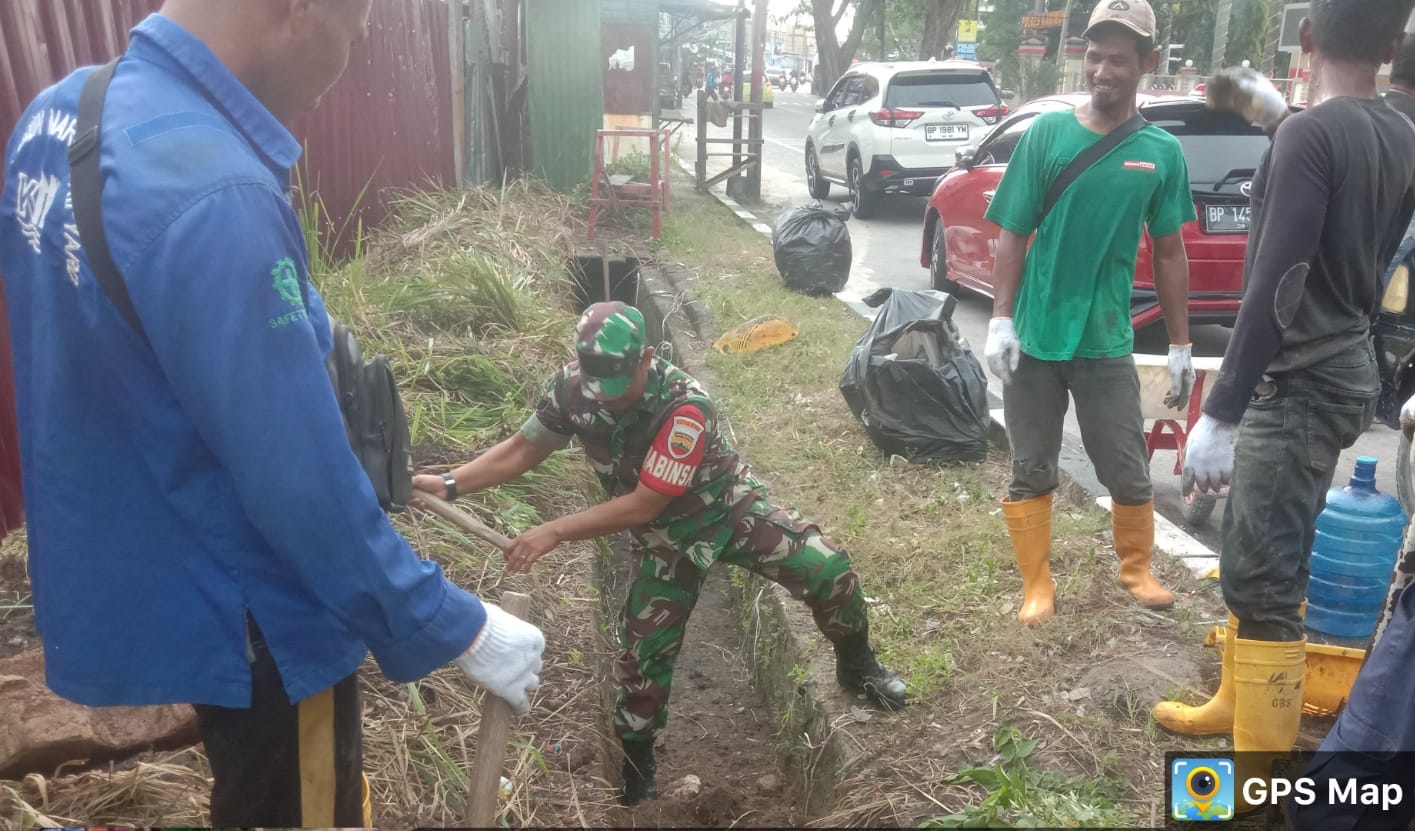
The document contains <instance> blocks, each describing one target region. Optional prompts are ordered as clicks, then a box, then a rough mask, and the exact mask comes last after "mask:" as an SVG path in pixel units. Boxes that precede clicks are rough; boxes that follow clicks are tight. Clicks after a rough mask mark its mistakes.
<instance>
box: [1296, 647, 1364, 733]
mask: <svg viewBox="0 0 1415 831" xmlns="http://www.w3.org/2000/svg"><path fill="white" fill-rule="evenodd" d="M1365 660H1366V650H1364V649H1351V648H1349V647H1345V646H1331V645H1330V644H1325V643H1310V642H1309V643H1308V644H1307V677H1306V678H1305V679H1304V680H1303V682H1302V690H1303V692H1302V712H1304V713H1312V714H1315V715H1319V716H1332V715H1336V713H1337V711H1338V710H1340V709H1341V708H1342V707H1343V706H1344V705H1345V704H1346V699H1347V698H1349V697H1350V696H1351V685H1352V684H1354V683H1356V673H1358V672H1360V671H1361V664H1362V663H1363V662H1365Z"/></svg>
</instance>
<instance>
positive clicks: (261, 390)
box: [0, 0, 544, 826]
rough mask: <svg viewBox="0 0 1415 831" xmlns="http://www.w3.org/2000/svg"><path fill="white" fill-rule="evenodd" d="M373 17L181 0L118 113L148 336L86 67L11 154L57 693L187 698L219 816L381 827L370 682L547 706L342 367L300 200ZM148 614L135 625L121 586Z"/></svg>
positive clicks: (116, 127)
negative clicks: (402, 516) (384, 501)
mask: <svg viewBox="0 0 1415 831" xmlns="http://www.w3.org/2000/svg"><path fill="white" fill-rule="evenodd" d="M370 6H371V0H242V2H239V3H236V2H229V0H168V2H167V3H166V4H165V5H164V6H163V8H162V12H161V13H160V14H158V15H154V16H152V17H149V18H148V19H147V20H145V21H144V22H143V23H142V24H141V25H139V26H138V27H137V28H136V29H135V30H134V31H133V33H132V42H131V46H130V48H129V50H128V52H127V53H126V55H125V56H124V57H123V59H122V60H121V62H120V63H119V64H118V66H117V70H116V74H115V75H114V77H113V80H112V85H111V87H110V88H109V90H108V94H107V98H106V108H105V110H104V116H103V119H102V144H101V156H100V160H101V170H102V179H103V190H102V200H101V205H102V225H103V227H104V228H105V230H106V237H107V240H108V244H109V246H110V248H111V252H112V259H113V262H114V263H115V264H116V266H117V268H118V271H119V272H120V276H121V278H122V280H123V282H124V284H125V285H126V286H127V289H128V293H129V294H130V295H131V300H132V305H133V308H134V311H135V312H136V316H137V319H138V321H139V322H140V324H141V329H142V331H141V332H140V331H139V330H138V329H137V328H134V327H133V326H131V325H129V323H128V321H127V320H125V319H124V317H123V316H122V315H121V314H120V312H119V311H118V307H117V306H116V305H115V304H114V303H113V302H112V301H111V300H110V299H109V297H108V296H107V295H105V293H104V292H103V290H102V289H101V288H100V286H99V284H98V283H97V282H96V281H95V278H94V272H93V270H92V268H91V266H90V261H89V256H88V253H87V252H86V251H87V250H92V248H91V246H89V247H88V249H86V247H85V245H84V244H83V242H88V241H91V240H82V241H81V240H80V236H79V233H78V230H77V225H76V222H75V219H74V210H73V207H74V205H73V197H71V194H70V170H69V164H68V161H67V159H66V151H67V149H68V146H69V144H70V142H71V141H72V140H73V138H74V132H75V117H76V111H77V109H78V103H79V96H80V90H81V89H82V87H83V85H84V82H85V79H86V78H87V77H88V75H89V72H90V71H91V70H80V71H78V72H76V73H74V74H73V75H71V76H70V77H68V78H66V79H65V80H63V81H62V82H60V83H59V84H57V85H56V86H54V87H51V88H50V89H48V90H45V91H44V92H43V93H41V94H40V95H39V97H38V98H37V99H36V100H35V101H34V102H33V103H32V104H31V105H30V107H29V109H28V110H27V111H26V112H25V114H24V116H23V117H22V119H21V121H20V123H19V127H18V128H17V130H16V131H15V134H14V136H13V137H12V138H11V139H10V142H9V145H8V148H7V151H6V158H5V171H4V173H5V184H4V195H3V199H0V267H3V271H4V275H5V291H6V293H7V296H8V300H9V312H10V331H11V333H12V338H13V342H14V357H15V365H16V366H15V369H16V400H17V407H18V414H19V422H20V449H21V461H22V468H23V478H24V489H25V502H26V505H25V509H26V520H27V522H28V526H29V546H30V551H29V567H30V575H31V579H32V581H33V587H34V602H35V613H36V618H37V625H38V628H39V632H40V635H41V636H42V638H43V640H44V648H45V663H46V680H47V682H48V684H49V686H50V688H51V689H53V690H54V691H55V692H56V693H58V694H59V695H62V696H64V697H65V698H68V699H71V700H73V701H76V702H78V703H80V704H85V705H89V706H107V705H144V704H166V703H176V702H190V703H192V704H194V705H196V709H197V714H198V716H199V719H200V723H201V732H202V738H203V740H204V742H205V746H206V752H207V756H208V758H209V759H210V762H211V768H212V775H213V780H214V784H213V791H212V801H211V823H212V824H213V825H217V826H312V825H322V826H332V825H340V826H351V825H367V824H369V818H368V817H367V816H366V815H365V812H364V810H363V802H364V799H363V793H362V790H363V785H364V783H362V781H361V770H360V768H361V758H360V757H361V737H360V713H359V702H358V687H357V679H356V675H355V673H356V670H357V668H358V666H359V664H360V663H361V662H362V661H363V659H364V656H365V655H366V654H367V653H369V652H372V653H373V655H374V657H375V658H376V659H377V661H378V663H379V665H380V667H381V668H382V670H383V672H384V673H385V674H386V675H387V676H388V677H389V678H391V679H393V680H395V681H411V680H413V679H416V678H419V677H421V676H423V675H425V674H427V673H429V672H431V671H432V670H434V669H436V668H438V667H439V666H442V665H443V664H446V663H448V662H449V661H455V662H456V663H457V664H458V666H460V667H461V668H462V669H463V670H464V671H465V672H466V673H467V674H468V675H469V676H470V677H471V678H472V679H473V680H474V681H477V682H479V683H481V684H482V685H483V686H485V687H486V688H487V689H488V690H490V691H491V692H492V693H494V694H496V695H498V696H500V697H502V698H504V699H506V700H507V701H509V702H511V703H512V705H513V706H514V707H515V708H517V709H519V710H522V711H524V710H526V709H528V708H529V706H530V704H529V694H530V692H532V691H533V690H534V689H535V688H536V686H537V685H538V683H539V679H538V677H537V676H538V673H539V672H540V666H541V652H542V650H543V648H544V639H543V638H542V636H541V633H540V631H539V630H538V629H536V628H535V627H534V626H532V625H530V624H528V623H525V622H523V621H519V620H517V619H515V618H514V617H512V616H511V615H509V614H507V613H505V612H503V611H501V610H500V609H499V608H497V607H495V606H492V605H484V604H483V603H481V601H479V600H478V599H477V598H476V597H474V596H473V595H471V594H469V593H467V592H465V591H463V590H462V589H460V588H458V587H456V586H454V585H452V584H451V583H449V582H448V581H447V580H446V578H444V577H443V575H442V573H441V571H440V570H439V569H438V568H437V566H436V565H434V564H432V563H429V562H426V561H422V560H420V559H418V557H417V556H416V555H415V554H414V553H413V551H412V550H411V549H410V548H409V546H408V544H407V542H406V541H405V540H404V539H403V538H402V537H401V536H399V535H398V534H397V532H396V531H395V530H394V529H393V526H392V525H391V524H390V523H389V521H388V519H387V517H386V516H385V515H384V514H383V513H382V511H381V510H380V508H379V504H378V501H377V497H376V496H375V494H374V491H373V488H372V485H371V484H370V482H369V481H368V479H367V477H366V476H365V474H364V472H363V469H362V468H361V466H360V464H359V462H358V460H357V459H356V458H355V456H354V454H353V453H352V451H351V450H350V447H349V443H348V439H347V438H346V434H345V429H344V425H343V422H342V420H341V415H340V410H339V405H338V403H337V402H336V400H335V396H334V394H333V390H332V388H331V385H330V379H329V376H328V374H327V373H326V370H325V365H324V360H325V356H326V355H327V354H328V353H329V351H330V348H331V335H330V324H329V319H328V317H327V316H326V314H325V310H324V306H323V304H322V303H321V301H320V298H319V295H318V294H317V293H316V292H315V289H314V287H313V286H312V285H311V284H310V281H309V278H308V275H307V273H306V262H307V254H306V250H305V245H304V241H303V236H302V233H301V229H300V226H299V223H298V221H297V218H296V216H295V213H294V211H293V210H292V209H291V206H290V203H289V201H288V199H287V198H286V190H287V188H288V185H289V172H290V169H291V167H292V166H293V165H294V164H295V161H296V159H297V158H298V156H299V153H300V145H299V143H298V142H297V141H295V139H294V137H293V136H291V134H290V133H289V131H288V130H287V129H286V128H285V127H284V126H282V124H284V123H287V122H288V121H289V120H291V119H292V118H294V117H295V116H297V115H299V114H300V113H302V112H304V111H306V110H309V109H312V108H313V107H314V105H315V104H316V103H317V102H318V100H319V98H320V96H321V95H323V93H324V92H325V91H326V90H327V89H328V87H329V86H330V85H331V84H332V83H333V82H334V80H335V79H336V78H337V77H338V76H339V74H340V73H341V72H342V71H343V68H344V65H345V62H346V60H347V58H348V54H349V50H350V47H351V45H352V44H353V43H354V42H356V41H357V40H359V39H360V38H362V37H363V36H364V34H365V31H366V29H367V25H368V15H369V11H370ZM111 598H121V599H124V600H128V601H131V600H134V599H140V600H141V601H142V602H137V603H134V602H127V603H125V604H124V610H123V614H121V615H112V614H110V613H109V612H108V611H107V607H106V606H105V604H104V603H103V601H104V600H106V599H111Z"/></svg>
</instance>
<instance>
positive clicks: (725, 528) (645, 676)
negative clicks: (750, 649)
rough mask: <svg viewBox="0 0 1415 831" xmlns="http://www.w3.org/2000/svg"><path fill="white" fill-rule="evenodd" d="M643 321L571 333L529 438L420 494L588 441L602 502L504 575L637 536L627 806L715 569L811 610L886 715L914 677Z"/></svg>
mask: <svg viewBox="0 0 1415 831" xmlns="http://www.w3.org/2000/svg"><path fill="white" fill-rule="evenodd" d="M644 330H645V327H644V318H643V316H642V315H641V314H640V312H639V310H638V309H635V308H634V307H632V306H626V305H625V304H623V303H596V304H594V305H593V306H591V307H590V308H589V309H588V310H587V311H586V312H585V314H584V316H583V317H582V318H581V319H580V322H579V324H578V326H577V327H576V338H575V349H576V353H577V355H578V358H579V360H578V361H577V362H575V363H572V364H570V365H568V366H566V367H565V368H564V369H563V370H561V372H560V373H559V374H557V375H556V376H555V378H554V379H553V380H552V381H551V383H550V386H549V389H548V390H547V392H546V393H545V395H544V396H543V397H542V398H541V400H540V403H539V404H538V405H537V407H536V412H535V415H533V416H532V417H531V418H530V419H529V420H528V421H527V422H526V423H525V425H524V426H523V427H522V428H521V431H520V432H519V433H517V434H516V435H514V436H512V437H511V438H509V439H507V440H506V441H503V442H501V443H500V444H498V445H496V446H495V447H493V448H492V449H491V450H489V451H487V452H486V453H485V454H483V455H481V456H479V457H478V458H476V459H475V460H473V461H471V462H468V463H467V464H465V465H462V466H461V467H459V468H457V469H456V470H455V471H452V472H451V473H448V474H444V476H443V477H442V478H441V479H439V478H438V477H436V476H426V475H424V476H418V477H415V478H414V481H413V484H414V486H415V487H416V488H418V489H421V490H426V491H428V492H431V493H435V494H438V495H439V496H441V495H444V492H445V495H446V497H447V498H449V499H450V498H455V497H456V495H457V494H458V493H468V492H470V491H474V490H480V489H482V488H487V487H492V486H495V485H499V484H503V483H505V482H509V481H511V480H513V479H515V478H517V477H519V476H521V475H522V474H523V473H525V472H526V471H528V470H530V469H532V468H534V467H535V466H536V465H538V464H540V463H541V462H542V461H544V460H545V459H546V457H548V456H549V455H550V454H551V453H553V452H554V451H556V450H560V449H562V448H564V447H566V446H568V445H569V444H570V442H571V440H572V439H576V438H578V439H579V440H580V444H581V445H582V446H583V447H584V450H585V455H586V456H587V457H588V458H589V460H590V463H591V464H592V465H593V466H594V469H595V472H596V473H598V474H599V478H600V481H601V482H602V483H603V485H604V489H605V492H606V494H607V496H608V499H607V501H605V502H604V503H602V504H600V505H597V506H595V507H593V508H590V509H589V510H586V511H582V512H580V513H577V514H571V515H568V516H564V517H560V518H559V519H556V520H552V521H550V522H547V523H545V524H543V525H539V526H537V527H535V528H532V529H530V530H528V531H526V532H525V533H524V534H521V535H520V536H518V537H516V539H514V540H513V541H512V544H511V546H510V548H508V549H507V556H506V570H507V572H509V573H516V572H524V571H527V570H528V569H529V568H530V566H531V564H532V563H534V562H535V561H536V560H537V559H538V558H539V557H540V556H541V555H543V554H545V553H546V552H547V551H550V550H551V549H553V548H554V547H555V546H556V545H558V544H560V543H561V542H563V541H566V540H582V539H593V538H595V537H600V536H605V535H608V534H613V533H617V532H619V531H629V532H630V536H631V538H632V540H633V549H634V556H635V557H636V559H637V569H636V574H635V578H634V581H633V585H631V586H630V588H629V597H628V600H627V602H626V603H625V607H624V620H623V625H622V627H621V629H620V639H621V642H622V644H623V648H624V649H623V652H622V653H621V654H620V655H619V657H618V658H617V659H616V661H615V665H614V668H615V677H616V679H617V680H618V682H619V698H618V703H617V706H616V708H615V713H614V726H615V732H616V733H617V734H618V735H619V737H620V739H621V740H622V741H623V744H624V750H625V754H626V761H625V765H624V774H625V790H624V799H625V801H626V802H628V803H630V804H632V803H634V802H637V801H639V800H641V799H644V798H648V797H651V796H653V794H654V765H653V739H654V735H655V733H657V731H658V730H660V729H661V728H662V727H663V725H664V724H665V722H666V721H667V720H668V697H669V693H670V691H671V689H672V686H673V663H674V660H675V659H676V658H677V657H678V652H679V650H680V649H681V648H682V645H683V634H684V630H685V627H686V625H687V623H688V616H689V615H690V614H691V613H692V611H693V606H694V605H695V604H696V603H697V600H698V592H699V591H700V590H701V588H702V584H703V579H704V577H705V576H706V574H707V570H708V568H710V567H711V566H712V564H713V563H715V562H717V561H719V560H720V561H722V562H726V563H731V564H732V565H736V566H740V567H742V568H745V569H748V570H750V571H753V572H755V573H757V574H760V575H762V576H763V577H766V578H767V579H770V580H773V581H775V582H777V583H779V584H781V585H782V586H783V587H785V588H786V589H787V590H788V591H789V592H790V593H791V595H792V596H793V597H796V598H798V599H801V600H804V601H805V602H806V605H807V606H809V607H810V609H811V612H812V614H813V615H814V617H815V621H816V625H817V626H818V627H820V630H821V632H822V633H823V634H824V635H825V636H826V637H827V638H829V639H830V641H831V643H832V644H834V646H835V652H836V677H837V679H838V680H839V682H840V683H841V684H842V685H843V686H845V687H846V688H847V689H850V690H852V691H855V692H857V693H859V694H862V695H864V696H866V697H868V698H869V699H870V700H872V701H873V702H874V703H875V704H877V705H879V706H882V707H886V708H888V709H898V708H900V707H902V706H904V701H905V698H906V693H905V687H904V683H903V682H902V681H900V680H899V679H898V678H896V677H895V676H894V675H892V674H890V673H889V672H888V671H886V670H885V669H884V668H883V667H881V666H880V664H879V662H878V661H877V660H876V659H875V656H874V651H873V650H872V649H871V648H870V646H869V636H868V630H869V624H868V620H867V617H866V611H865V602H864V596H863V595H862V594H861V592H860V585H859V579H858V578H857V577H856V576H855V572H854V571H852V570H851V568H850V557H849V555H848V554H846V553H845V552H844V551H842V550H840V549H839V548H837V547H836V546H835V545H834V544H833V543H831V542H830V540H828V539H826V538H825V537H824V536H823V535H822V534H821V531H820V528H819V527H817V526H816V525H814V524H812V523H809V522H805V521H803V520H802V519H801V518H800V517H798V516H796V515H795V514H793V513H789V512H787V511H785V510H782V509H781V508H778V507H776V506H775V505H773V504H772V503H771V502H770V500H769V499H768V497H767V493H766V489H765V488H764V487H763V486H762V485H761V483H759V482H758V481H757V480H756V479H754V478H753V477H752V476H751V475H750V474H749V473H748V472H747V467H746V465H744V464H742V462H741V460H740V459H739V458H738V457H737V454H736V452H735V451H733V450H732V448H731V447H730V446H728V444H727V442H726V440H725V439H724V438H723V437H722V435H721V433H720V431H719V430H718V420H717V411H716V408H715V407H714V406H713V404H712V401H711V400H710V399H709V398H708V396H707V394H706V393H705V392H704V391H703V389H702V387H701V386H699V385H698V382H697V381H695V380H694V379H693V378H692V377H690V376H689V375H688V374H687V373H685V372H683V371H682V370H681V369H678V368H677V367H675V366H673V365H672V364H671V363H669V362H667V361H665V360H663V359H661V358H658V357H656V356H655V355H654V350H653V347H651V346H646V345H645V343H644Z"/></svg>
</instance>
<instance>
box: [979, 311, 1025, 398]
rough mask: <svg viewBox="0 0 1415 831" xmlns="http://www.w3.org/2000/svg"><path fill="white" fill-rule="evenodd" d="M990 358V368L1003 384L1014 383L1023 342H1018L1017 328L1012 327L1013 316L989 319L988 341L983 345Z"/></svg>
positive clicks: (986, 354)
mask: <svg viewBox="0 0 1415 831" xmlns="http://www.w3.org/2000/svg"><path fill="white" fill-rule="evenodd" d="M983 354H984V355H985V356H987V359H988V369H991V370H992V374H993V375H996V376H997V377H998V380H1000V381H1002V383H1003V384H1010V383H1012V371H1013V370H1015V369H1017V362H1018V361H1020V360H1021V359H1022V344H1020V343H1018V342H1017V330H1015V329H1013V328H1012V318H1010V317H995V318H993V319H992V320H989V321H988V342H987V345H986V346H985V347H983Z"/></svg>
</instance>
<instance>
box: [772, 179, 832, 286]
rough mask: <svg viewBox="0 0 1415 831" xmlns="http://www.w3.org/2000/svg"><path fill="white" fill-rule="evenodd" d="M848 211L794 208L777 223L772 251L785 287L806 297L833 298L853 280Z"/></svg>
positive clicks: (816, 205) (815, 206)
mask: <svg viewBox="0 0 1415 831" xmlns="http://www.w3.org/2000/svg"><path fill="white" fill-rule="evenodd" d="M849 216H850V210H849V209H848V208H841V209H839V210H830V209H828V208H824V207H822V206H821V203H820V202H812V203H811V204H809V205H802V206H800V207H799V208H792V209H791V210H789V211H787V212H785V213H783V214H782V215H781V216H780V217H779V218H778V219H777V220H776V228H775V229H774V230H773V231H772V232H771V247H772V250H773V251H774V252H775V254H776V270H777V271H778V272H780V273H781V279H783V280H785V281H786V287H787V288H788V289H793V290H795V291H799V292H802V293H804V294H811V295H825V294H834V293H835V292H837V291H840V290H841V289H843V288H845V283H846V281H848V280H849V279H850V261H851V256H852V255H851V252H850V229H849V228H847V227H845V220H846V219H847V218H848V217H849Z"/></svg>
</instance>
